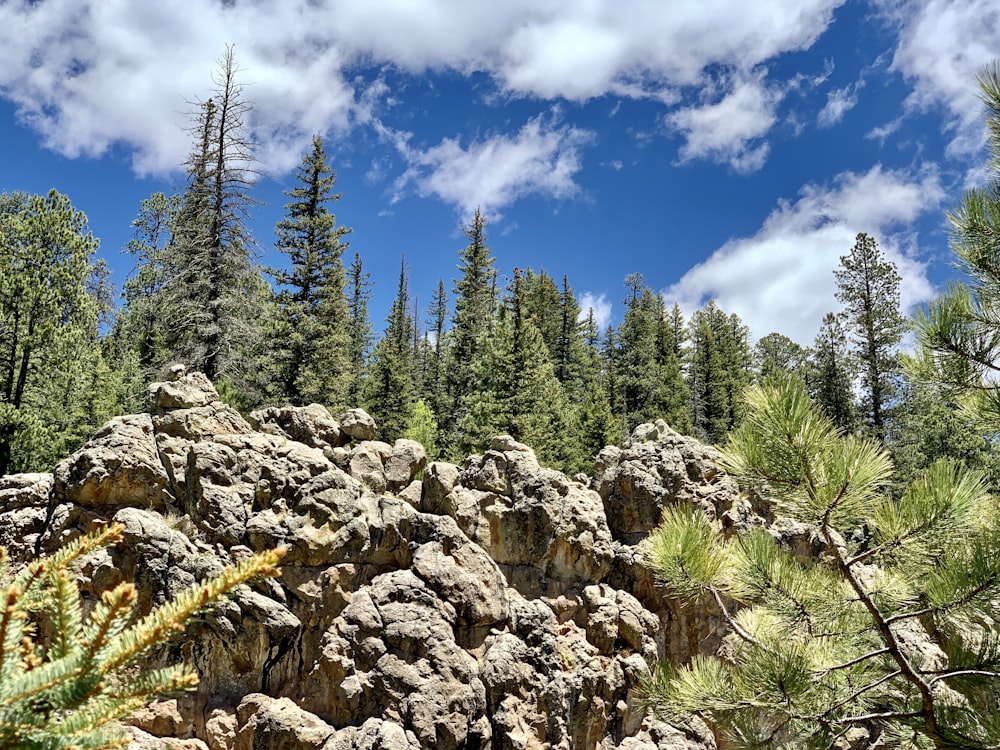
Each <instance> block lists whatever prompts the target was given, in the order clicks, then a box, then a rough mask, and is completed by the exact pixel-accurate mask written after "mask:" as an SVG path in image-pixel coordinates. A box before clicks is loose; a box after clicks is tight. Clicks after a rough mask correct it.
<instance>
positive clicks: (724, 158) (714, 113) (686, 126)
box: [666, 69, 784, 174]
mask: <svg viewBox="0 0 1000 750" xmlns="http://www.w3.org/2000/svg"><path fill="white" fill-rule="evenodd" d="M766 75H767V71H766V70H763V69H759V70H757V71H755V72H754V73H752V74H736V75H733V76H731V77H727V78H726V79H724V80H723V81H722V82H721V88H722V89H723V92H724V93H723V96H722V98H721V99H719V100H718V101H714V102H710V103H704V104H699V105H697V106H692V107H685V108H683V109H679V110H677V111H676V112H673V113H672V114H670V115H668V116H667V118H666V122H667V124H668V126H669V127H671V128H672V129H674V130H677V131H678V132H680V133H681V134H682V135H683V136H684V138H685V142H684V145H683V146H682V147H681V149H680V158H681V161H682V162H683V161H690V160H692V159H711V160H712V161H715V162H718V163H720V164H726V163H728V164H729V165H730V166H731V167H732V168H733V169H735V170H736V171H737V172H740V173H744V174H746V173H750V172H755V171H757V170H758V169H760V168H761V167H762V166H763V165H764V161H765V159H766V158H767V154H768V150H769V147H768V145H767V143H761V142H760V139H761V138H762V137H763V136H765V135H766V134H767V133H768V131H769V130H770V129H771V126H772V125H774V123H775V122H776V121H777V114H776V110H777V107H778V104H779V103H780V102H781V100H782V98H783V97H784V94H783V93H782V92H781V91H780V90H779V89H778V88H777V87H775V86H769V85H767V84H766V83H765V80H764V79H765V77H766Z"/></svg>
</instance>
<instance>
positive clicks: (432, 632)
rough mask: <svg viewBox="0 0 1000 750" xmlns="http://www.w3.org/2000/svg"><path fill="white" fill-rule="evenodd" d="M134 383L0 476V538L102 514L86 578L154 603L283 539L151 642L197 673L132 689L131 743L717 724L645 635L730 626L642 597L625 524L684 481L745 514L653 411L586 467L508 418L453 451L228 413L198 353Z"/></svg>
mask: <svg viewBox="0 0 1000 750" xmlns="http://www.w3.org/2000/svg"><path fill="white" fill-rule="evenodd" d="M149 404H150V412H149V413H146V414H136V415H128V416H124V417H118V418H116V419H113V420H111V421H110V422H108V424H106V425H105V426H104V427H103V428H101V430H99V431H98V432H97V433H96V434H95V435H94V437H93V438H92V439H91V440H90V441H89V442H88V443H87V444H86V445H85V446H84V447H82V448H81V449H80V450H79V451H77V452H76V453H74V454H73V455H72V456H69V457H68V458H66V459H65V460H64V461H62V462H61V463H60V464H59V466H58V467H57V469H56V471H55V472H54V474H53V475H45V474H32V475H17V476H12V477H3V478H0V503H2V504H0V541H2V542H3V543H5V544H6V545H7V546H8V547H9V548H10V550H11V553H12V556H13V558H14V559H15V561H26V560H29V559H32V558H33V557H34V556H35V555H37V554H39V553H45V552H51V551H53V550H54V549H56V548H58V547H59V546H60V545H61V544H63V543H65V542H66V541H67V540H69V539H71V538H73V537H74V536H76V535H78V534H81V533H84V532H86V531H88V530H90V529H93V528H94V527H95V526H96V525H97V524H100V523H105V522H108V521H112V520H114V521H118V522H120V523H122V524H123V525H124V527H125V541H124V543H123V544H121V545H119V546H118V547H117V548H114V549H111V550H107V551H105V552H102V553H101V554H98V555H95V556H94V557H93V558H92V559H90V560H88V561H87V562H86V564H85V565H84V567H83V569H82V570H81V571H80V577H81V582H82V586H83V588H84V591H85V593H86V594H87V595H88V596H93V595H98V594H99V592H100V591H102V590H105V589H106V588H108V587H110V586H113V585H116V584H117V583H118V582H120V581H122V580H132V581H134V582H135V583H136V585H137V588H138V591H139V605H140V608H141V609H142V610H143V611H148V610H149V609H150V608H153V607H156V606H159V605H161V604H163V603H164V602H165V601H167V600H168V599H169V598H170V597H172V596H174V595H176V594H177V593H178V592H179V591H181V590H183V589H184V588H185V587H187V586H190V585H192V584H193V583H195V582H197V581H201V580H203V579H204V578H206V577H207V576H210V575H213V574H216V573H218V572H219V571H220V570H221V569H222V568H223V566H225V565H227V564H230V563H232V562H234V561H237V560H239V559H242V558H244V557H245V556H247V555H250V554H252V553H253V552H254V551H256V550H263V549H266V548H270V547H273V546H277V545H283V546H285V547H287V548H288V554H287V556H286V557H285V559H284V561H283V566H282V568H283V572H282V576H281V577H280V578H279V579H269V580H266V581H263V582H259V583H254V584H253V585H250V586H243V587H241V588H240V589H239V590H238V591H236V592H235V594H234V595H233V596H232V597H230V598H229V599H228V600H226V601H225V602H223V603H222V604H220V605H219V606H217V607H215V608H213V609H212V610H210V611H209V612H207V613H205V614H204V615H202V616H200V617H198V618H196V619H195V620H194V621H193V622H192V623H190V625H189V626H188V628H187V630H186V631H185V632H184V633H183V634H178V636H177V637H176V638H175V639H174V640H173V641H172V642H171V644H170V646H169V648H166V649H164V650H163V651H161V652H160V653H156V654H154V655H152V656H151V657H150V659H149V666H150V667H157V666H162V665H163V664H166V663H173V662H174V661H175V660H176V658H177V657H178V655H181V656H183V658H184V659H186V660H187V661H188V662H189V663H190V664H192V665H193V666H194V667H195V668H196V669H197V670H198V672H199V674H200V677H201V684H200V686H199V688H198V690H197V691H196V692H194V693H190V694H186V695H183V696H181V697H178V698H175V699H172V700H168V701H160V702H157V703H155V704H153V705H152V706H150V707H148V708H146V709H144V710H143V711H141V712H139V713H138V714H137V715H136V716H135V717H134V718H133V720H132V724H133V725H134V727H133V729H132V730H131V731H132V732H133V734H132V739H133V741H132V747H134V748H145V747H150V748H151V747H156V746H166V747H174V748H208V749H209V750H244V749H246V750H250V748H253V749H255V750H256V749H258V748H265V749H266V748H275V749H277V748H282V749H284V748H291V749H295V748H321V749H322V750H349V749H356V750H369V749H370V750H376V749H385V750H395V749H397V748H398V749H399V750H409V749H410V748H414V749H415V748H423V747H435V748H442V749H443V750H449V749H450V748H470V749H471V748H478V749H480V750H482V749H485V748H492V749H496V750H500V749H504V750H506V749H507V748H511V749H513V748H518V749H525V748H538V749H539V750H541V749H542V748H551V749H557V750H562V749H565V750H570V749H572V750H577V749H580V750H582V749H583V748H587V749H588V750H592V749H593V748H599V749H600V750H612V749H618V750H625V749H626V748H627V749H628V750H653V749H654V748H655V749H659V750H666V749H667V748H675V749H676V750H682V749H683V750H708V749H710V748H715V747H716V745H715V742H714V740H713V738H712V736H711V734H710V733H709V732H708V731H707V729H706V728H705V727H704V726H703V725H700V724H698V723H697V722H696V723H695V724H693V725H692V726H690V727H685V728H677V727H671V726H668V725H666V724H663V723H661V722H657V721H654V720H652V719H651V718H650V717H647V716H645V715H644V714H643V711H642V709H641V708H640V706H639V703H638V702H637V699H636V697H637V689H638V686H639V683H640V681H641V680H642V679H643V678H644V677H645V676H646V675H648V674H649V670H650V667H651V666H652V665H653V664H654V663H655V662H656V661H657V660H658V659H663V658H671V659H674V660H678V661H683V660H685V659H687V658H689V657H690V656H691V655H692V654H694V653H698V652H702V651H708V650H712V649H714V648H716V647H717V646H718V644H719V642H721V639H722V637H723V636H724V635H725V630H724V628H723V627H722V624H721V622H720V620H719V618H718V617H716V616H715V614H714V613H712V612H711V611H708V610H706V611H701V612H693V611H690V610H682V609H680V608H679V607H678V606H677V605H676V604H675V603H673V602H671V601H670V600H668V599H665V598H664V597H663V596H662V595H661V592H660V591H659V590H658V588H657V587H656V585H655V582H654V581H653V579H652V576H651V575H650V573H649V571H648V570H646V569H645V567H644V566H643V564H642V557H641V554H640V552H639V548H638V546H637V545H638V544H639V543H640V542H641V540H642V538H644V536H645V535H646V534H648V532H649V530H650V529H652V528H653V526H654V525H655V523H656V521H657V520H658V518H659V514H660V513H661V511H662V508H663V507H664V506H665V505H667V504H669V503H672V502H677V501H678V500H681V499H684V500H693V501H695V502H697V503H699V504H700V505H701V506H702V507H704V508H705V509H706V512H708V513H709V514H710V516H711V517H712V518H714V519H716V521H717V523H718V525H719V527H720V529H726V528H733V527H735V526H736V525H738V524H746V523H749V522H751V520H752V512H753V509H752V508H749V507H748V506H747V505H746V503H745V502H744V501H743V500H742V499H741V498H740V497H739V495H738V493H737V492H736V489H735V485H734V484H733V483H732V482H731V480H729V479H728V478H727V477H726V476H725V475H724V474H721V473H720V472H719V471H718V469H716V468H715V466H714V463H713V460H712V459H713V458H714V454H713V452H712V450H711V449H709V448H706V447H705V446H701V445H700V444H698V443H697V442H696V441H693V440H691V439H689V438H682V437H681V436H679V435H676V433H672V432H671V431H669V428H666V426H665V425H659V424H654V425H646V426H644V429H643V430H642V431H640V432H641V434H637V435H636V437H635V439H634V440H633V442H632V443H631V444H630V445H629V446H626V447H625V448H608V449H605V451H603V452H602V454H601V456H600V457H599V458H598V461H597V466H596V471H595V475H594V477H593V478H592V479H590V478H582V479H584V480H585V481H581V478H575V479H574V478H569V477H566V476H564V475H563V474H561V473H559V472H556V471H553V470H551V469H547V468H545V467H542V466H540V465H539V464H538V461H537V459H536V457H535V454H534V452H533V451H532V449H531V448H530V447H528V446H525V445H523V444H521V443H519V442H517V441H516V440H514V439H512V438H511V437H509V436H498V437H496V438H495V439H493V440H492V441H491V443H490V445H489V446H487V447H486V450H484V452H483V453H481V454H477V455H473V456H470V457H469V458H468V459H466V460H465V461H464V462H463V464H462V465H461V466H456V465H454V464H448V463H443V462H435V463H430V464H427V455H426V452H425V451H424V449H423V447H422V446H420V445H419V444H417V443H414V442H413V441H408V440H400V441H396V443H395V444H393V445H389V444H387V443H384V442H379V441H378V440H376V437H377V426H376V425H375V423H374V422H373V421H372V419H371V417H370V416H368V415H367V414H365V413H364V412H363V411H361V410H357V409H355V410H351V411H349V412H345V413H344V414H342V415H340V416H339V417H337V418H334V417H332V416H331V415H330V414H329V412H327V411H326V410H325V409H324V408H322V407H320V406H317V405H311V406H307V407H282V408H280V409H279V408H275V409H265V410H261V411H258V412H254V413H253V414H251V415H250V416H249V418H248V419H244V417H243V416H241V415H240V414H239V413H238V412H236V411H234V410H233V409H231V408H230V407H228V406H226V405H225V404H224V403H222V402H221V401H220V400H219V397H218V393H217V392H216V391H215V388H214V387H213V386H212V384H211V383H210V382H209V381H208V380H207V379H206V378H205V377H204V376H203V375H201V374H200V373H192V374H187V375H182V374H180V375H179V376H178V377H177V378H176V379H175V380H173V381H170V382H167V383H155V384H153V385H151V386H150V388H149Z"/></svg>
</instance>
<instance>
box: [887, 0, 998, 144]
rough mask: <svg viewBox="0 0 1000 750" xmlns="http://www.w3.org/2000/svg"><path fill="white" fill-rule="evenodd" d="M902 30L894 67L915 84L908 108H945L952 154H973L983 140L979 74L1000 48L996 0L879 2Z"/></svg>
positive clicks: (890, 0)
mask: <svg viewBox="0 0 1000 750" xmlns="http://www.w3.org/2000/svg"><path fill="white" fill-rule="evenodd" d="M881 6H882V9H883V11H884V12H885V13H886V15H888V16H889V17H890V18H891V19H893V20H894V21H895V22H896V23H897V24H898V26H899V29H900V32H899V44H898V46H897V47H896V50H895V53H894V55H893V59H892V66H891V69H892V70H895V71H898V72H900V73H902V74H903V76H904V77H905V78H906V79H907V80H909V81H912V83H913V92H912V93H911V95H910V97H909V99H908V104H909V106H910V107H911V108H913V109H917V110H925V109H928V108H930V107H933V106H942V107H944V109H945V110H946V112H947V113H948V114H949V115H950V121H949V122H948V124H947V126H946V127H947V130H948V132H949V133H950V135H951V138H952V140H951V144H950V153H951V154H952V155H970V154H973V153H975V152H977V151H978V149H979V147H980V145H981V144H982V142H983V133H984V128H983V107H982V103H981V102H980V101H979V99H978V96H977V95H978V91H979V90H978V88H977V87H976V81H975V78H976V74H977V73H979V71H980V70H981V69H982V66H983V65H985V64H987V63H988V62H990V61H991V60H993V59H994V58H996V57H997V55H998V50H1000V5H998V4H997V2H996V0H959V1H955V0H906V1H905V2H904V1H903V0H881Z"/></svg>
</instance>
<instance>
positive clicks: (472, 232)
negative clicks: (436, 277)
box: [441, 209, 496, 456]
mask: <svg viewBox="0 0 1000 750" xmlns="http://www.w3.org/2000/svg"><path fill="white" fill-rule="evenodd" d="M486 225H487V222H486V219H485V217H484V216H483V215H482V213H481V212H480V211H479V209H476V211H475V213H474V214H473V216H472V220H471V221H470V222H469V224H468V226H466V227H465V229H464V232H465V236H466V237H467V238H468V240H469V244H468V245H466V247H465V248H463V249H462V250H461V251H460V252H459V259H460V262H459V265H458V270H459V271H460V272H461V278H459V279H457V280H456V281H455V289H454V294H455V311H454V315H453V317H452V328H451V333H450V346H449V348H448V366H447V367H446V369H445V373H446V374H445V394H446V399H447V404H448V405H447V409H446V415H445V420H444V423H443V424H442V425H441V428H442V433H443V439H444V443H445V444H444V446H443V447H444V450H445V452H446V453H449V454H452V455H456V456H457V454H456V453H454V451H455V450H457V449H458V446H459V444H461V443H463V442H465V441H464V440H463V439H462V438H461V435H460V428H459V424H460V423H461V422H462V421H463V420H464V419H465V417H466V414H467V409H468V406H469V403H470V399H474V398H475V396H474V394H475V393H477V392H480V391H481V388H480V384H479V383H477V382H476V381H477V378H478V377H479V376H478V375H477V373H481V372H482V369H483V368H482V367H481V364H482V363H481V360H482V357H483V353H484V351H485V348H486V340H487V335H488V334H489V333H490V331H491V329H492V326H493V318H494V311H495V308H496V270H495V269H494V267H493V258H492V257H491V256H490V251H489V248H488V247H487V246H486Z"/></svg>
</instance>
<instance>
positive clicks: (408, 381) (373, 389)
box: [365, 260, 416, 443]
mask: <svg viewBox="0 0 1000 750" xmlns="http://www.w3.org/2000/svg"><path fill="white" fill-rule="evenodd" d="M409 296H410V295H409V285H408V283H407V279H406V262H405V260H404V261H402V262H401V264H400V269H399V287H398V289H397V292H396V299H395V300H394V301H393V303H392V308H391V309H390V311H389V318H388V320H387V323H388V326H387V327H386V329H385V335H384V336H383V337H382V338H381V339H380V340H379V342H378V343H377V344H376V345H375V348H374V349H373V350H372V354H371V357H370V358H369V362H368V377H367V379H366V381H365V404H366V406H367V408H368V410H369V411H370V412H371V414H372V416H373V417H374V418H375V423H376V424H377V425H378V426H379V433H380V435H381V438H382V439H383V440H385V441H387V442H390V443H391V442H393V441H394V440H395V439H396V438H398V437H402V436H403V433H404V432H405V431H406V429H407V427H409V425H410V419H411V417H412V415H413V404H414V402H415V401H416V398H415V390H414V387H413V348H412V346H411V340H412V339H411V335H412V334H411V331H412V329H413V320H412V318H411V317H410V314H409V310H410V300H409Z"/></svg>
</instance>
